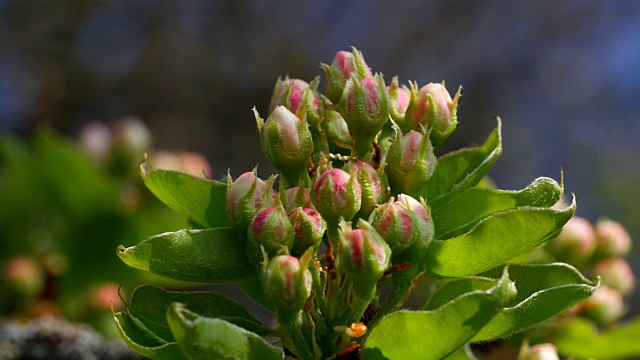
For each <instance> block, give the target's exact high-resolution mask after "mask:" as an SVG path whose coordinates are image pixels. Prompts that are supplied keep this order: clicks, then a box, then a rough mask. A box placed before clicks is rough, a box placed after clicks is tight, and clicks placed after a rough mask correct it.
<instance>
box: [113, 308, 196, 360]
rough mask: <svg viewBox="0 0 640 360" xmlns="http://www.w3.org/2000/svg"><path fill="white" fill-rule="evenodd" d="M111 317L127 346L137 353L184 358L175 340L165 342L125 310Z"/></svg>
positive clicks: (162, 359)
mask: <svg viewBox="0 0 640 360" xmlns="http://www.w3.org/2000/svg"><path fill="white" fill-rule="evenodd" d="M113 319H114V321H115V323H116V327H117V328H118V332H119V333H120V337H122V340H124V342H125V343H126V344H127V346H128V347H129V348H130V349H131V350H133V351H135V352H137V353H138V354H140V355H142V356H145V357H148V358H151V359H153V360H174V359H175V360H180V359H186V357H185V356H184V355H183V354H182V351H181V350H180V347H179V346H178V343H177V342H166V341H164V340H162V339H160V338H158V337H157V336H153V334H152V333H150V331H149V330H148V329H146V328H144V325H142V324H141V323H140V322H139V321H136V319H135V318H134V317H132V316H131V315H129V314H128V313H126V312H119V313H117V314H114V316H113Z"/></svg>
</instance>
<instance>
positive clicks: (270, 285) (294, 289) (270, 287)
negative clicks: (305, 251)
mask: <svg viewBox="0 0 640 360" xmlns="http://www.w3.org/2000/svg"><path fill="white" fill-rule="evenodd" d="M262 286H263V289H264V292H265V294H266V295H267V297H268V298H269V300H271V302H272V303H273V304H274V305H275V307H276V308H277V309H278V316H279V317H281V316H283V315H284V316H286V315H289V314H291V313H297V312H298V311H300V309H302V306H303V305H304V303H305V302H306V301H307V298H309V296H310V295H311V272H310V271H309V269H307V264H301V262H300V260H298V258H296V257H293V256H289V255H278V256H276V257H274V258H273V259H271V261H270V262H269V266H268V267H267V269H266V271H265V273H264V281H263V282H262Z"/></svg>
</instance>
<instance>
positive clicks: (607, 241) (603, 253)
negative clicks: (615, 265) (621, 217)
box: [595, 219, 631, 258]
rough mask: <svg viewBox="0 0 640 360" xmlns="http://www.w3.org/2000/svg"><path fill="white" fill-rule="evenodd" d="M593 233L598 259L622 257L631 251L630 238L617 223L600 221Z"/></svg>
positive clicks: (605, 220)
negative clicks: (594, 234) (594, 233)
mask: <svg viewBox="0 0 640 360" xmlns="http://www.w3.org/2000/svg"><path fill="white" fill-rule="evenodd" d="M595 231H596V252H597V254H598V255H599V257H600V258H604V257H616V256H624V255H626V254H628V253H629V250H631V236H629V232H628V231H627V229H625V228H624V226H622V224H620V223H619V222H617V221H614V220H609V219H600V220H598V222H597V223H596V228H595Z"/></svg>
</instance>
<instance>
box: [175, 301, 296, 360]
mask: <svg viewBox="0 0 640 360" xmlns="http://www.w3.org/2000/svg"><path fill="white" fill-rule="evenodd" d="M167 319H168V321H169V327H170V328H171V332H172V333H173V335H174V337H175V338H176V339H177V340H178V344H179V345H180V347H181V348H182V351H183V352H184V353H185V354H186V355H187V356H188V357H189V359H192V360H197V359H224V360H227V359H228V360H253V359H255V360H270V359H284V352H283V350H282V349H281V348H278V347H275V346H273V345H271V344H269V343H267V342H266V341H265V340H264V339H262V338H261V337H260V336H258V335H256V334H254V333H252V332H250V331H247V330H245V329H243V328H241V327H238V326H236V325H233V324H231V323H229V322H227V321H224V320H222V319H211V318H207V317H202V316H199V315H198V314H196V313H194V312H191V311H189V310H187V309H186V308H185V307H184V305H182V304H180V303H175V304H173V305H171V306H170V307H169V309H168V311H167Z"/></svg>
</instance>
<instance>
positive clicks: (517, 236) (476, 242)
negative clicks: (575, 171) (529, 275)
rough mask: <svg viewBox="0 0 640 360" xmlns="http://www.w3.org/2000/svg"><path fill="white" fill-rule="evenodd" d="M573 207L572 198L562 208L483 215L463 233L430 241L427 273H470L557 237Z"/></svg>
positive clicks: (460, 274)
mask: <svg viewBox="0 0 640 360" xmlns="http://www.w3.org/2000/svg"><path fill="white" fill-rule="evenodd" d="M575 209H576V205H575V199H574V201H573V203H572V205H571V206H569V207H567V208H566V209H563V210H556V209H547V208H539V207H529V206H525V207H519V208H516V209H512V210H507V211H503V212H498V213H495V214H493V215H491V216H489V217H487V218H485V219H484V220H482V221H480V222H479V223H477V224H476V225H475V226H474V227H473V228H472V229H471V230H470V231H469V232H467V233H466V234H463V235H460V236H457V237H454V238H452V239H448V240H444V241H442V240H434V241H433V242H432V243H431V245H430V247H429V251H428V252H427V257H426V262H427V269H428V271H429V274H430V275H431V276H440V277H463V276H471V275H476V274H479V273H481V272H483V271H487V270H489V269H491V268H494V267H496V266H499V265H501V264H504V263H505V262H507V261H509V260H510V259H513V258H514V257H516V256H518V255H521V254H523V253H526V252H527V251H529V250H531V249H533V248H534V247H536V246H538V245H540V244H541V243H543V242H544V241H546V240H548V239H551V238H553V237H555V236H557V235H558V234H559V233H560V232H561V231H562V226H564V224H565V223H566V222H567V221H569V219H571V217H572V216H573V213H574V212H575ZM429 274H427V275H429Z"/></svg>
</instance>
